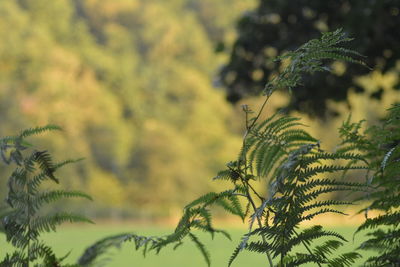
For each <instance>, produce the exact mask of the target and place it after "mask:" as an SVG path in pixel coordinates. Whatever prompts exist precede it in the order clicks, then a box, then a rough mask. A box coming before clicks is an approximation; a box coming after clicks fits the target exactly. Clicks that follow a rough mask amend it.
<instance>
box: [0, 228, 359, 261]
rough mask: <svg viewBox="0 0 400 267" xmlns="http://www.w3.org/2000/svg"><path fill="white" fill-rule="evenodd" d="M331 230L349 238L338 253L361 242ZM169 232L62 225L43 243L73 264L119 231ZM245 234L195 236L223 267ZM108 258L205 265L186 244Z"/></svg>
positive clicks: (0, 243) (246, 257) (250, 256)
mask: <svg viewBox="0 0 400 267" xmlns="http://www.w3.org/2000/svg"><path fill="white" fill-rule="evenodd" d="M332 229H333V230H335V231H337V232H339V233H341V234H342V235H344V236H345V237H347V238H348V239H349V243H348V244H347V245H346V246H344V247H342V249H341V250H340V252H342V253H343V252H348V251H351V249H352V248H353V247H356V246H357V245H358V244H359V243H360V241H361V240H360V238H362V236H361V235H357V236H356V238H355V240H354V243H353V241H352V237H353V232H354V228H351V227H336V228H332ZM169 231H171V228H162V227H143V226H140V227H138V226H126V225H124V226H115V225H109V226H107V225H94V226H93V225H82V226H66V227H63V228H60V230H59V231H58V232H57V233H52V234H47V235H46V236H45V240H46V241H47V242H48V244H49V245H51V246H53V248H54V250H55V252H56V253H57V255H58V256H63V255H65V254H66V253H68V252H69V251H71V254H70V255H69V257H68V258H67V260H66V261H65V262H69V263H73V262H75V261H76V260H77V259H78V258H79V256H80V254H81V253H82V252H83V250H84V249H85V248H86V247H87V246H88V245H90V244H92V243H93V242H95V241H96V240H99V239H101V238H103V237H106V236H108V235H112V234H117V233H122V232H135V233H137V234H141V235H162V234H165V233H168V232H169ZM245 231H246V230H245V229H237V228H236V229H235V228H230V230H229V231H228V232H229V233H230V234H231V235H232V239H233V241H229V240H228V239H226V238H225V237H224V236H219V235H218V236H216V237H215V239H214V240H211V238H210V236H209V235H206V234H203V233H199V234H198V236H199V237H200V238H201V240H203V241H204V243H205V244H206V245H207V247H208V249H209V251H210V253H211V261H212V266H217V267H220V266H227V262H228V259H229V257H230V255H231V254H232V251H233V250H234V248H235V247H236V245H237V244H238V242H240V237H241V235H242V234H244V233H245ZM0 248H1V251H0V257H1V258H2V257H3V256H4V255H5V253H6V252H7V251H10V247H9V246H8V245H7V244H6V242H5V238H4V236H3V235H0ZM364 255H366V254H364ZM108 256H109V257H111V260H110V261H109V262H107V264H105V265H104V266H105V267H131V266H135V267H158V266H174V267H175V266H176V267H179V266H184V267H186V266H190V267H197V266H199V267H204V266H207V265H206V263H205V261H204V259H203V258H202V256H201V255H200V253H199V252H198V251H197V249H196V248H195V246H194V245H192V244H191V243H190V242H186V244H185V245H183V246H181V247H179V248H178V249H177V250H176V251H174V250H173V249H172V248H166V249H164V250H162V251H161V252H160V254H159V255H154V254H153V253H150V254H148V255H147V256H146V258H144V257H143V256H142V254H141V252H138V251H136V250H135V249H134V247H133V243H126V244H125V245H124V246H123V247H122V248H121V249H120V250H118V249H114V250H112V251H111V254H109V255H108ZM233 266H234V267H242V266H243V267H245V266H246V267H247V266H267V263H266V258H265V257H264V256H263V255H258V254H255V253H251V252H246V251H244V252H243V253H242V254H239V256H238V258H237V259H236V261H235V262H234V264H233ZM310 266H311V265H310Z"/></svg>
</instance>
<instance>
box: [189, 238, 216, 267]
mask: <svg viewBox="0 0 400 267" xmlns="http://www.w3.org/2000/svg"><path fill="white" fill-rule="evenodd" d="M189 237H190V239H191V240H192V241H193V243H194V244H195V245H196V247H197V248H198V249H199V250H200V252H201V254H202V255H203V258H204V260H205V261H206V263H207V266H211V257H210V252H208V250H207V249H206V247H205V246H204V244H203V243H201V242H200V240H199V239H198V238H197V236H196V235H194V234H192V233H189Z"/></svg>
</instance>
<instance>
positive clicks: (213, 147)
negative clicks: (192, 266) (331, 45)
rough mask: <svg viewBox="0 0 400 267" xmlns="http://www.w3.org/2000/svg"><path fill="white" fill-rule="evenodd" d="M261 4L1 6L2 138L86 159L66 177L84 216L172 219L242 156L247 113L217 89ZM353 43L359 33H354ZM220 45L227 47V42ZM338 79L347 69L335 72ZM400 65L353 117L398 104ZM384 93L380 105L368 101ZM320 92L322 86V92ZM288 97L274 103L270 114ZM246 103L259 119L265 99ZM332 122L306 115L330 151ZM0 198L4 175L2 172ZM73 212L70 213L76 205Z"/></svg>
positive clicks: (359, 98)
mask: <svg viewBox="0 0 400 267" xmlns="http://www.w3.org/2000/svg"><path fill="white" fill-rule="evenodd" d="M256 2H257V1H256V0H54V1H49V0H1V1H0V37H1V42H0V124H1V127H0V136H5V135H12V134H15V133H17V132H19V131H20V130H22V129H25V128H28V127H34V126H37V125H45V124H56V125H59V126H61V127H62V128H63V129H64V131H63V132H62V133H58V134H56V133H52V134H46V135H44V136H43V137H41V138H40V139H37V140H35V144H37V145H38V147H39V148H45V149H48V150H49V151H50V152H51V153H52V154H53V155H54V158H55V159H58V160H64V159H66V158H79V157H84V158H85V160H84V161H82V162H80V163H78V164H75V165H70V166H68V167H66V168H63V170H62V171H61V172H60V173H59V176H60V178H61V180H62V183H63V184H62V186H64V187H65V188H73V189H81V190H84V191H86V192H87V193H89V194H90V195H92V196H93V198H94V200H95V201H94V202H93V204H91V205H89V206H87V205H86V204H85V206H84V207H80V205H79V204H78V205H77V206H74V207H73V208H75V209H76V208H81V209H82V210H84V211H85V212H86V213H87V214H88V215H89V216H110V215H111V216H116V217H123V216H130V217H136V218H139V217H151V216H169V215H174V214H176V213H177V211H178V210H181V208H182V206H183V205H184V204H185V203H187V202H188V201H189V200H192V199H193V198H194V197H196V196H199V195H200V194H203V193H205V192H208V191H210V190H218V188H215V186H216V185H214V183H212V179H211V178H212V177H214V176H215V174H216V173H217V171H218V170H221V169H223V167H224V165H225V163H226V162H227V161H229V160H232V159H234V158H236V155H237V153H238V151H239V148H240V145H241V136H242V134H243V124H242V123H243V119H244V118H243V114H242V113H241V112H240V105H238V106H236V107H234V106H232V105H231V104H229V103H227V102H226V100H225V95H224V92H223V91H221V90H216V89H215V88H214V87H213V79H214V77H215V75H216V73H218V68H219V67H220V66H221V65H222V64H226V63H227V62H228V60H229V59H228V56H229V54H228V53H216V50H221V49H222V48H225V51H228V52H229V48H230V46H231V45H232V44H233V43H234V40H235V38H236V35H235V23H236V22H237V20H238V18H239V17H240V16H241V15H242V14H243V12H245V11H246V10H247V9H252V8H254V7H255V6H256V4H257V3H256ZM354 37H355V38H357V36H354ZM222 43H223V44H224V45H221V44H222ZM333 68H334V71H335V73H336V74H337V75H338V76H340V75H341V73H342V72H343V71H345V68H344V67H343V66H342V65H341V64H340V63H337V64H334V65H333ZM399 71H400V64H398V67H397V68H395V69H394V70H393V71H391V72H387V73H386V74H385V75H382V74H381V73H380V72H379V71H378V70H376V71H373V72H372V73H371V74H369V75H366V76H365V77H358V78H356V81H357V83H358V84H359V85H360V86H362V87H363V88H364V89H365V92H364V93H356V92H354V91H351V90H350V91H349V93H348V100H349V103H350V104H351V106H352V108H353V111H352V113H353V118H354V120H357V119H363V118H365V119H368V120H369V121H372V122H373V121H374V120H378V119H379V117H381V116H382V115H383V114H384V113H385V109H386V108H388V107H389V105H390V103H393V102H395V101H400V97H399V94H398V91H397V90H395V89H393V87H394V85H395V84H396V83H397V82H398V79H399V77H398V73H399ZM377 88H383V93H382V97H381V100H377V99H372V100H371V99H370V97H369V94H370V93H371V92H374V91H376V90H377ZM321 90H323V88H322V89H321ZM287 101H289V100H288V97H287V96H285V95H282V94H281V95H276V96H274V100H273V102H274V107H268V108H267V113H268V114H271V112H272V111H273V110H274V108H275V107H279V106H284V105H285V103H287ZM244 102H246V103H248V104H250V106H251V107H252V108H253V109H254V110H257V104H258V103H259V102H260V99H259V98H254V99H246V100H244ZM328 106H332V107H333V106H334V108H335V109H336V110H338V111H340V112H341V114H342V115H341V116H337V117H334V118H331V119H330V120H329V121H318V120H317V119H315V118H314V119H311V118H308V117H306V116H305V115H302V117H303V118H304V120H303V121H304V123H305V124H308V125H310V126H312V128H311V130H310V132H311V133H313V134H314V135H316V137H318V138H321V139H322V141H323V145H324V147H326V148H333V147H334V145H335V142H336V141H337V139H335V138H336V137H337V134H336V129H337V127H338V126H339V125H340V124H341V122H342V120H343V119H344V118H345V117H346V116H347V115H348V114H349V107H348V106H347V104H345V103H336V102H328ZM0 170H1V177H2V179H1V180H0V197H1V198H2V199H4V197H5V192H6V185H5V180H6V179H5V178H6V176H7V175H8V174H9V171H8V170H7V169H5V167H4V166H1V168H0ZM70 205H74V204H70Z"/></svg>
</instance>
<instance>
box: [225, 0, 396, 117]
mask: <svg viewBox="0 0 400 267" xmlns="http://www.w3.org/2000/svg"><path fill="white" fill-rule="evenodd" d="M399 6H400V1H399V0H390V1H364V0H341V1H329V3H327V2H321V1H316V0H299V1H291V0H257V5H256V6H255V7H254V8H252V9H251V10H250V11H248V12H245V13H243V14H242V16H241V18H240V20H239V21H238V24H237V30H238V34H237V36H236V38H235V44H234V49H231V50H228V52H229V54H230V58H229V61H227V63H226V64H225V66H224V67H223V68H222V70H221V72H220V77H221V81H222V83H223V84H224V85H225V87H226V89H227V98H228V100H229V101H231V102H233V103H235V102H237V101H239V100H240V99H241V98H245V97H246V96H249V95H258V94H259V93H261V92H262V91H263V87H264V85H265V84H266V83H267V82H268V81H269V79H270V78H271V77H273V76H274V75H275V73H276V72H278V71H279V69H280V68H281V67H282V65H281V64H279V63H278V64H273V63H272V60H273V59H274V57H275V56H276V55H280V54H282V53H284V52H285V51H287V49H293V48H294V47H299V46H300V45H302V44H303V43H304V42H306V41H307V40H310V39H315V38H317V36H319V35H320V34H321V32H329V31H334V30H335V29H337V28H343V29H344V31H345V32H346V33H348V34H349V35H350V36H357V40H355V41H354V42H353V43H352V45H351V47H352V48H353V49H354V50H356V51H358V52H360V53H362V54H363V55H365V56H366V57H365V58H363V60H364V61H365V62H367V65H368V66H371V67H373V68H374V70H375V71H376V72H380V73H382V74H383V75H385V74H388V73H390V72H395V74H394V75H396V76H398V69H397V67H396V64H397V62H398V60H399V58H400V38H399V37H400V35H399V32H398V31H397V27H396V25H398V24H399V23H400V16H399V9H398V7H399ZM371 18H373V19H371ZM332 52H334V51H332ZM334 53H335V52H334ZM350 53H352V52H350ZM346 54H347V53H345V54H343V55H342V56H346ZM316 57H317V58H319V57H320V56H319V55H316ZM335 65H336V63H335V64H332V65H330V64H327V66H328V67H329V66H330V67H332V68H333V69H334V68H335ZM340 65H341V66H342V71H340V72H335V71H333V72H332V73H326V74H321V73H316V74H314V75H313V76H306V77H305V79H304V80H303V83H304V85H305V86H303V87H300V86H298V87H296V90H293V94H292V95H291V101H290V102H289V103H288V104H287V107H288V108H289V109H294V110H299V111H302V112H308V113H310V114H312V115H314V116H317V117H325V116H326V115H329V113H328V112H329V111H331V112H332V113H333V112H340V113H342V112H343V111H339V110H338V109H337V110H335V106H333V105H331V102H332V101H337V102H339V101H343V102H347V101H348V99H349V98H348V97H349V94H352V91H353V90H354V89H355V91H357V92H362V91H364V92H365V96H366V100H367V101H376V100H381V102H382V103H385V105H387V103H388V102H386V100H385V98H386V97H387V96H385V93H386V92H384V90H385V88H384V86H377V87H376V88H374V89H372V90H368V89H367V87H366V86H363V85H360V84H359V83H358V82H357V79H356V77H357V76H361V75H365V74H367V73H368V69H366V68H363V67H362V66H356V65H351V66H350V65H349V64H347V63H344V64H340ZM255 73H257V75H254V74H255ZM399 85H400V83H399V80H396V81H394V87H395V88H399ZM347 103H348V102H347ZM285 105H286V104H285ZM373 111H374V110H373V109H371V112H373ZM366 115H367V114H365V116H366Z"/></svg>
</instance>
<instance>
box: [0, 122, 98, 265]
mask: <svg viewBox="0 0 400 267" xmlns="http://www.w3.org/2000/svg"><path fill="white" fill-rule="evenodd" d="M59 129H60V128H59V127H57V126H51V125H50V126H45V127H37V128H33V129H28V130H25V131H23V132H22V133H21V134H20V135H18V136H12V137H6V138H3V139H0V149H1V156H2V159H3V162H4V163H6V164H11V163H15V164H16V167H15V169H14V171H13V172H12V174H11V176H10V177H9V178H8V195H7V199H6V203H7V204H8V206H9V210H8V212H7V213H6V214H5V215H4V216H2V225H3V227H4V232H5V234H6V237H7V241H8V242H9V243H11V244H12V245H13V246H14V247H15V248H16V251H15V252H14V253H13V254H11V255H7V256H6V257H5V258H4V259H3V261H2V262H1V263H0V266H7V267H9V266H29V265H30V263H34V265H35V266H61V261H62V259H61V258H57V257H56V255H55V254H54V252H53V251H52V249H51V247H49V246H47V245H46V244H45V243H43V242H42V241H41V240H40V235H41V234H42V233H44V232H50V231H55V230H56V227H57V226H58V225H60V224H62V223H64V222H91V221H90V220H88V219H86V218H85V217H82V216H80V215H77V214H73V213H65V212H59V213H54V214H46V215H43V214H42V212H41V210H42V209H43V207H44V206H45V205H48V204H51V203H53V202H55V201H57V200H60V199H65V198H77V197H78V198H86V199H91V198H90V197H89V196H88V195H86V194H85V193H82V192H79V191H64V190H51V191H44V190H42V189H41V185H42V183H43V182H45V181H50V182H54V183H58V182H59V180H58V178H57V177H56V176H55V172H56V171H57V169H58V168H60V167H62V166H64V165H65V164H68V163H73V162H75V160H67V161H64V162H61V163H54V162H53V160H52V157H51V155H50V154H49V153H48V152H47V151H38V150H35V149H33V148H32V146H31V145H30V144H29V143H27V142H26V141H25V138H26V137H29V136H33V135H37V134H40V133H42V132H45V131H51V130H59ZM64 266H68V265H64Z"/></svg>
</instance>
